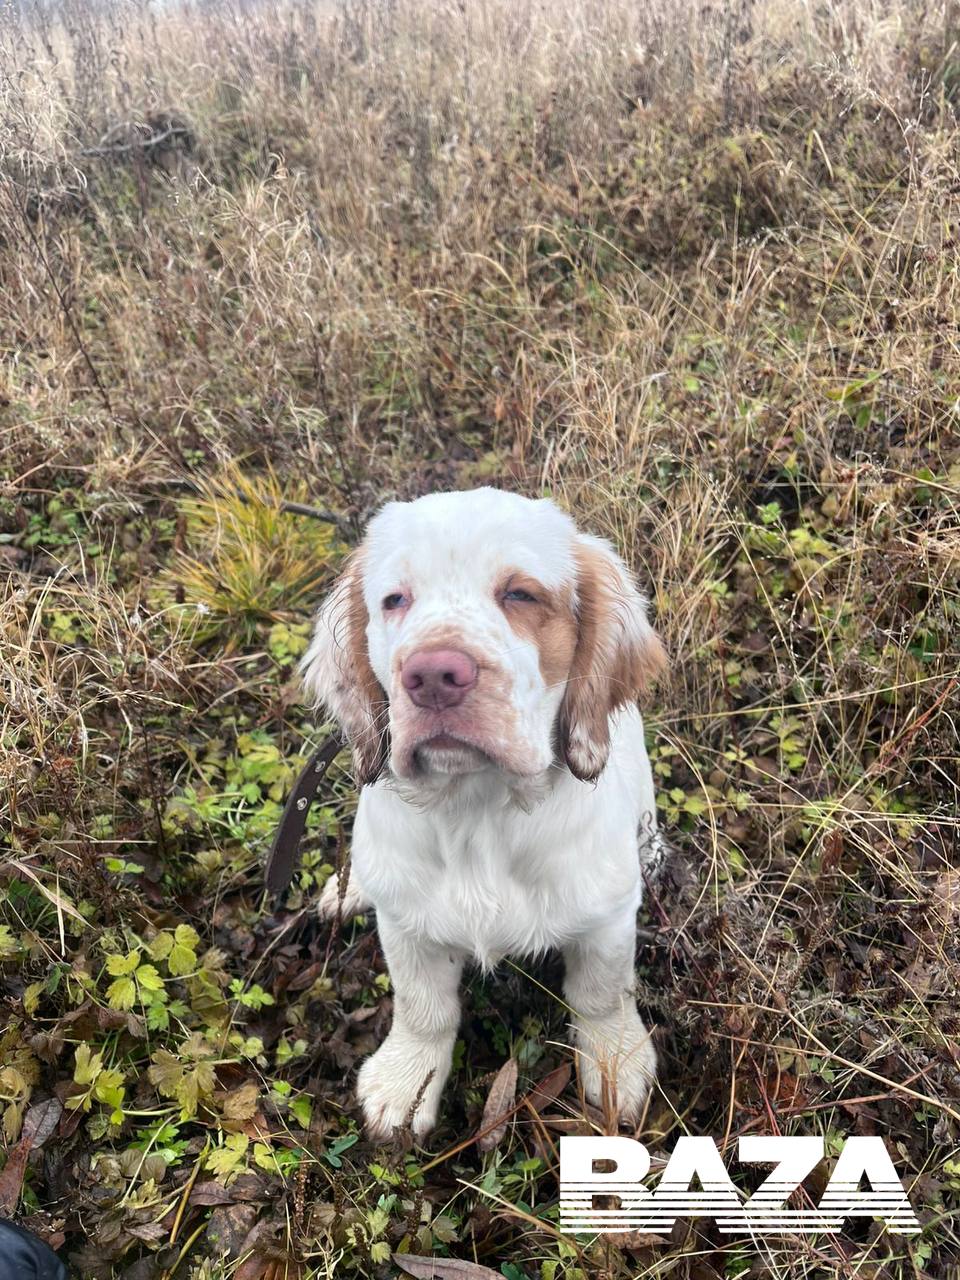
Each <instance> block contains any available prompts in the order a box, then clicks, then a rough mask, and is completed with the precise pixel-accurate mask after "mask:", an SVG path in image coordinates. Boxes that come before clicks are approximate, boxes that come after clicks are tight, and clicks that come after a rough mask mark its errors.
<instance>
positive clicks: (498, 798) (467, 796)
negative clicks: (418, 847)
mask: <svg viewBox="0 0 960 1280" xmlns="http://www.w3.org/2000/svg"><path fill="white" fill-rule="evenodd" d="M562 772H565V770H563V768H562V766H560V765H556V764H555V765H553V766H551V768H549V769H545V770H544V771H543V772H542V773H538V774H534V775H533V776H532V777H522V776H521V775H519V774H513V773H505V772H504V771H503V770H502V769H497V768H494V767H492V766H491V768H489V769H480V770H477V771H476V772H473V773H462V774H449V773H423V774H421V775H420V776H419V777H417V778H398V777H397V776H396V774H394V773H393V772H392V771H391V770H389V769H388V770H386V771H385V773H384V775H383V780H382V781H383V785H385V786H388V787H390V789H391V790H392V791H394V792H395V793H396V794H397V795H398V796H400V798H401V799H402V800H404V801H405V802H406V803H407V804H409V805H412V806H413V807H414V808H416V809H423V810H434V811H436V810H447V811H452V812H456V813H458V814H462V813H463V812H464V811H466V810H469V809H475V808H477V809H483V810H485V811H486V812H490V811H492V810H495V809H507V808H511V809H520V810H522V811H523V812H524V813H530V812H532V810H534V809H535V808H536V807H537V806H538V805H539V804H542V803H543V801H544V800H545V799H546V798H547V796H548V795H549V794H550V792H551V791H552V790H553V788H554V786H555V785H556V783H557V781H558V779H559V777H560V775H561V773H562Z"/></svg>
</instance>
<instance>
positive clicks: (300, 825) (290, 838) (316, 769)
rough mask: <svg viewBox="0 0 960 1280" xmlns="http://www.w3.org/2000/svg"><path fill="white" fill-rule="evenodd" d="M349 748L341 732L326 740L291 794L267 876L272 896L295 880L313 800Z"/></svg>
mask: <svg viewBox="0 0 960 1280" xmlns="http://www.w3.org/2000/svg"><path fill="white" fill-rule="evenodd" d="M346 745H347V744H346V743H345V742H344V741H343V739H342V738H341V737H340V735H339V734H338V733H332V734H331V735H330V737H329V738H324V740H323V742H321V744H320V746H319V747H318V748H317V750H316V751H315V752H314V753H313V755H312V756H311V757H310V759H309V760H308V761H307V763H306V767H305V768H304V770H303V772H302V773H301V774H300V777H299V778H298V779H297V783H296V786H295V787H294V788H293V790H292V791H291V792H290V798H289V799H288V800H287V804H286V808H285V809H284V811H283V816H282V817H281V819H280V826H279V827H278V828H277V834H276V836H275V837H274V841H273V848H272V849H271V850H270V856H269V857H268V858H267V866H266V871H265V873H264V880H265V881H266V885H267V890H268V891H269V892H270V893H275V894H280V893H283V891H284V889H286V887H287V885H288V884H289V883H290V881H291V880H292V879H293V873H294V871H295V869H296V866H297V859H298V857H299V856H300V841H301V840H302V839H303V831H304V828H305V827H306V825H307V814H308V813H309V812H310V804H311V801H312V800H313V799H314V797H315V796H316V794H317V792H318V791H319V789H320V783H321V782H322V781H323V778H324V775H325V774H326V772H327V770H328V769H329V768H330V766H331V764H332V763H333V762H334V760H335V759H336V758H337V756H338V755H339V754H340V752H341V751H342V750H343V749H344V747H345V746H346Z"/></svg>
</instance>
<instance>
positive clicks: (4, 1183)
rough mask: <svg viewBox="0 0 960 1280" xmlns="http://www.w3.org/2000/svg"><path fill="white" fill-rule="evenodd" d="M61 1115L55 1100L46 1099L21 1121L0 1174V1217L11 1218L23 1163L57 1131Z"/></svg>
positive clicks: (59, 1106) (22, 1173)
mask: <svg viewBox="0 0 960 1280" xmlns="http://www.w3.org/2000/svg"><path fill="white" fill-rule="evenodd" d="M62 1112H63V1105H62V1103H61V1102H60V1099H59V1098H47V1100H46V1101H45V1102H38V1103H37V1104H36V1105H35V1106H32V1107H31V1108H30V1110H29V1111H28V1112H27V1114H26V1115H25V1116H24V1118H23V1128H22V1129H21V1132H20V1141H19V1142H18V1143H17V1145H16V1146H15V1147H14V1148H13V1149H12V1151H11V1152H10V1154H9V1155H8V1156H7V1163H6V1164H5V1165H4V1166H3V1172H2V1173H0V1216H2V1217H4V1218H12V1217H13V1214H14V1211H15V1210H16V1207H17V1204H18V1203H19V1200H20V1192H21V1191H22V1190H23V1179H24V1175H25V1174H26V1172H27V1159H28V1157H29V1155H30V1152H31V1151H32V1150H33V1148H34V1147H42V1146H43V1144H44V1143H45V1142H46V1140H47V1139H48V1138H49V1137H50V1135H51V1134H52V1133H53V1131H54V1129H56V1127H57V1122H58V1121H59V1119H60V1116H61V1113H62Z"/></svg>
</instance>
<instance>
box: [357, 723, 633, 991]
mask: <svg viewBox="0 0 960 1280" xmlns="http://www.w3.org/2000/svg"><path fill="white" fill-rule="evenodd" d="M540 790H541V793H540V794H539V795H537V794H531V795H527V796H521V797H520V802H519V803H518V800H517V798H516V796H515V795H514V794H513V793H511V791H510V790H509V788H508V786H507V785H506V784H505V783H504V782H503V780H502V779H501V778H500V777H498V776H497V775H495V774H492V775H486V774H481V775H472V776H471V777H469V778H467V779H459V780H457V782H456V783H455V784H454V785H453V786H451V787H450V788H449V790H448V791H446V792H445V793H444V794H443V795H441V796H438V797H436V798H434V799H433V800H430V801H424V800H423V799H415V798H413V797H410V798H407V797H406V796H405V795H404V794H403V792H402V791H400V792H398V791H396V790H394V789H393V788H392V787H391V786H389V785H383V784H381V785H378V786H377V787H373V788H368V789H367V790H366V791H365V792H364V793H363V796H362V798H361V804H360V810H359V813H358V815H357V822H356V826H355V829H354V842H353V874H354V876H355V877H356V880H357V883H358V885H359V886H360V888H361V889H362V890H363V891H364V893H365V894H366V896H368V897H369V899H370V900H371V901H372V902H374V903H375V905H376V907H377V910H378V913H380V914H382V915H385V916H387V917H389V918H390V919H391V920H392V921H393V922H394V923H395V924H396V925H398V926H399V927H400V928H402V929H404V930H409V931H412V932H415V933H416V934H417V935H418V936H420V937H425V938H430V939H432V940H433V941H434V942H436V943H438V944H440V945H442V946H447V947H450V948H453V949H455V950H456V951H459V952H462V953H464V954H465V955H468V956H471V957H473V958H474V959H475V960H476V961H477V962H478V963H480V964H481V965H483V966H484V967H485V968H489V967H491V966H493V965H494V964H496V963H497V962H498V961H499V960H500V959H501V958H502V957H504V956H506V955H514V956H525V955H532V954H536V953H539V952H543V951H546V950H548V949H550V948H555V947H563V946H565V945H567V944H568V943H569V942H571V941H573V940H575V939H576V938H577V937H578V936H580V935H581V934H584V933H587V932H590V931H591V930H593V929H595V928H597V926H598V925H601V926H602V923H603V921H604V919H605V918H606V917H608V916H610V915H611V914H618V913H619V912H620V911H621V910H628V911H635V910H636V907H637V905H638V904H639V901H640V894H641V886H642V880H641V875H640V869H641V854H640V852H638V838H637V833H638V832H640V831H642V829H643V828H646V829H647V830H651V829H652V825H653V816H652V815H653V788H652V780H651V777H650V768H649V764H648V761H647V756H646V751H645V749H644V745H643V728H642V722H641V720H640V715H639V712H637V711H636V710H635V709H633V708H630V709H629V710H626V711H624V712H623V713H622V714H621V715H620V716H619V717H617V723H616V725H615V729H614V734H613V744H612V750H611V754H610V761H609V763H608V765H607V768H606V770H605V771H604V774H603V776H602V777H601V779H600V780H599V781H598V782H597V783H596V784H587V783H582V782H578V781H577V780H576V779H575V778H573V777H571V776H570V774H568V773H566V772H561V771H558V772H557V774H556V776H555V778H553V779H552V780H551V781H550V783H548V784H544V786H543V787H542V788H541V789H540Z"/></svg>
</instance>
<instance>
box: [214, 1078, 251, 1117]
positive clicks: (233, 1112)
mask: <svg viewBox="0 0 960 1280" xmlns="http://www.w3.org/2000/svg"><path fill="white" fill-rule="evenodd" d="M259 1101H260V1089H259V1086H258V1085H256V1084H255V1083H254V1082H253V1081H250V1082H248V1083H247V1084H242V1085H241V1086H240V1087H239V1089H231V1090H230V1092H229V1093H228V1094H227V1095H226V1097H225V1098H224V1100H223V1115H224V1118H225V1119H227V1120H252V1119H253V1117H254V1116H255V1115H256V1114H257V1104H258V1103H259Z"/></svg>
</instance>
